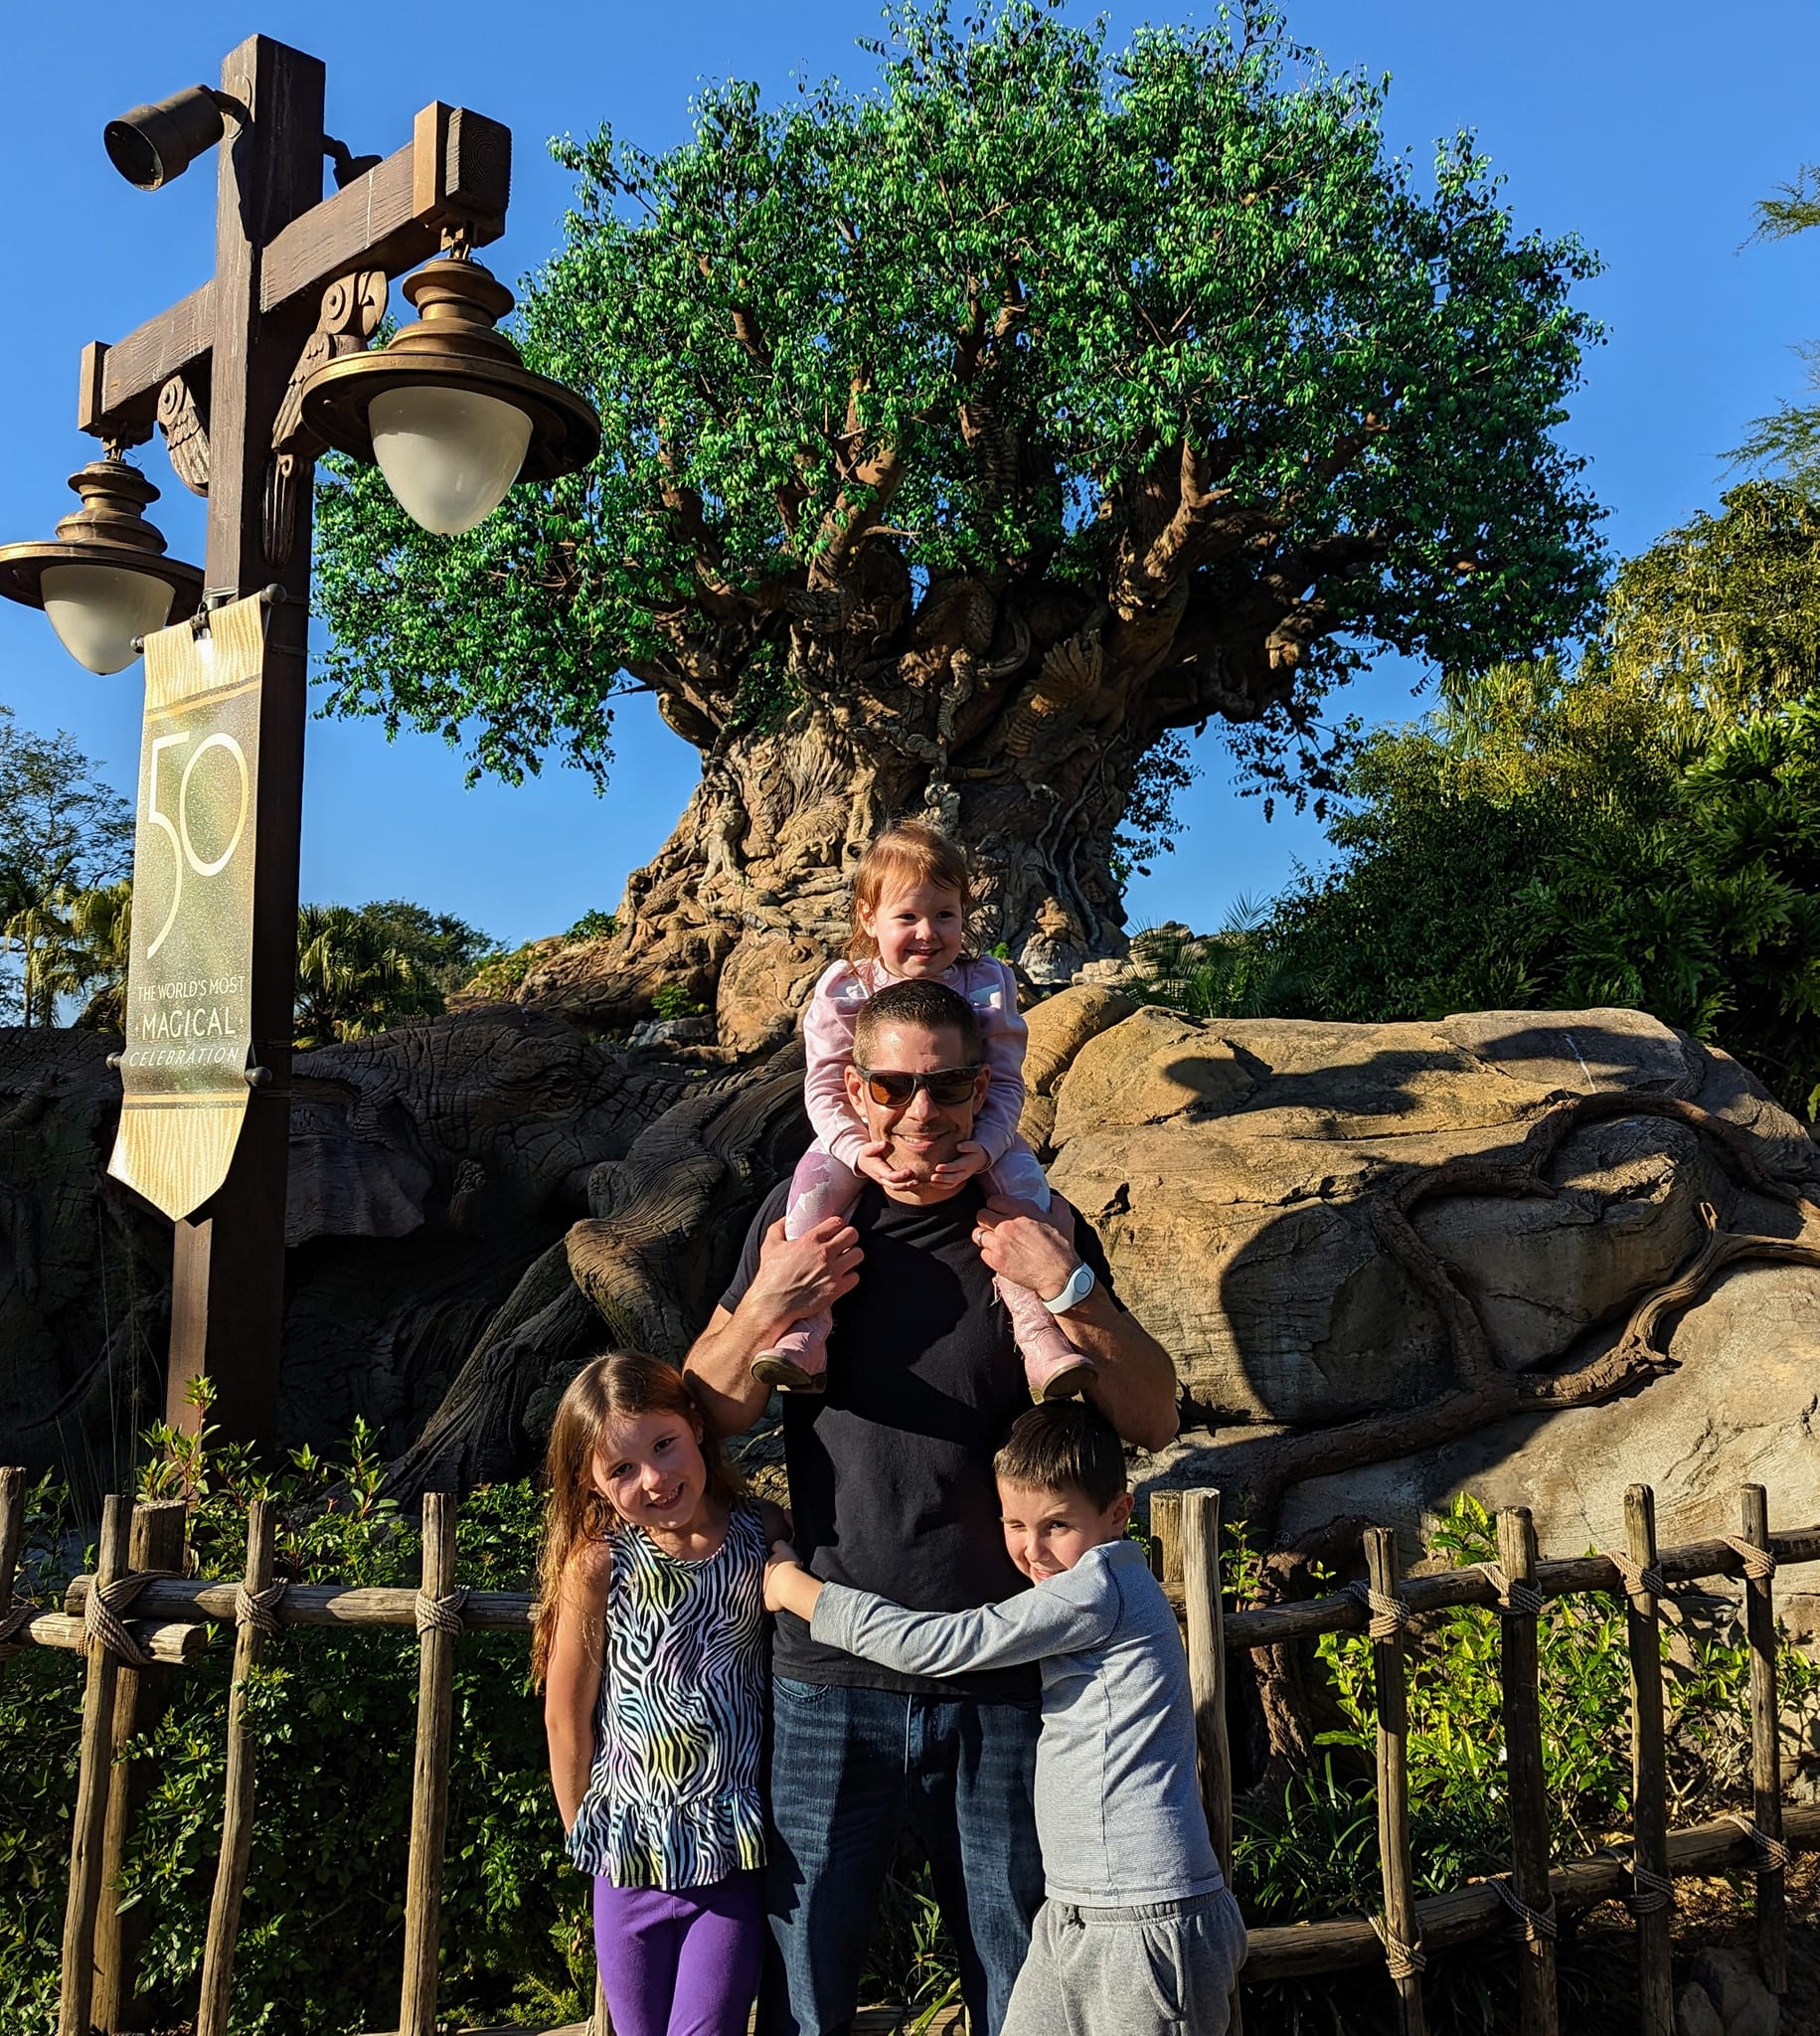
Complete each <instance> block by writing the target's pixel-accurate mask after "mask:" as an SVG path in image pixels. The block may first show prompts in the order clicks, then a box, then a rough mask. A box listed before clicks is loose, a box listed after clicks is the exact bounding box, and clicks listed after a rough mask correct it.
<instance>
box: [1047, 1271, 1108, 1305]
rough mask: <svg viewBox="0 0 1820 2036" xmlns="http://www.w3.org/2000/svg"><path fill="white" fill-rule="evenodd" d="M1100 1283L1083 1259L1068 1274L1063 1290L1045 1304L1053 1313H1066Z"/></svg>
mask: <svg viewBox="0 0 1820 2036" xmlns="http://www.w3.org/2000/svg"><path fill="white" fill-rule="evenodd" d="M1098 1283H1099V1282H1098V1281H1097V1280H1096V1279H1095V1278H1094V1277H1093V1269H1092V1267H1091V1266H1089V1265H1088V1264H1087V1263H1086V1261H1085V1260H1084V1259H1083V1260H1082V1261H1081V1262H1080V1264H1079V1265H1078V1266H1076V1267H1075V1270H1074V1272H1071V1273H1070V1274H1069V1275H1068V1284H1067V1285H1066V1286H1065V1287H1064V1288H1063V1289H1062V1291H1061V1292H1060V1293H1059V1294H1057V1295H1056V1297H1055V1299H1054V1300H1046V1301H1045V1302H1044V1303H1043V1305H1044V1306H1045V1307H1046V1308H1048V1310H1049V1311H1050V1313H1051V1314H1052V1315H1066V1314H1067V1313H1068V1311H1069V1309H1070V1308H1077V1307H1078V1306H1079V1305H1080V1303H1081V1302H1082V1301H1083V1300H1085V1299H1086V1297H1087V1295H1088V1294H1089V1293H1091V1292H1092V1291H1093V1288H1094V1287H1095V1286H1096V1285H1097V1284H1098Z"/></svg>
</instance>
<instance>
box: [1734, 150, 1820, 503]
mask: <svg viewBox="0 0 1820 2036" xmlns="http://www.w3.org/2000/svg"><path fill="white" fill-rule="evenodd" d="M1811 227H1820V164H1815V163H1803V164H1802V166H1801V168H1800V170H1799V171H1798V172H1797V174H1796V176H1795V179H1794V181H1793V183H1790V184H1784V185H1783V186H1782V187H1781V189H1780V190H1779V191H1777V193H1776V195H1775V196H1774V197H1773V198H1765V199H1764V200H1763V201H1762V203H1761V204H1759V205H1758V207H1757V209H1756V232H1755V234H1754V235H1753V236H1752V238H1753V239H1755V240H1758V241H1785V240H1787V239H1788V238H1789V236H1790V235H1792V234H1804V233H1806V232H1807V231H1808V230H1809V228H1811ZM1797 351H1798V352H1799V354H1800V355H1801V357H1802V359H1803V360H1804V361H1805V362H1806V363H1807V386H1808V388H1809V389H1810V390H1820V345H1815V344H1814V343H1812V342H1811V341H1810V342H1809V343H1807V344H1805V345H1803V346H1801V347H1799V348H1797ZM1734 457H1735V458H1737V460H1738V461H1739V462H1740V463H1741V464H1743V465H1747V466H1758V467H1765V468H1768V469H1770V470H1771V471H1773V472H1779V473H1783V474H1786V475H1787V476H1788V477H1789V478H1790V479H1791V480H1793V481H1795V482H1797V483H1798V484H1800V485H1802V486H1804V487H1810V488H1811V487H1812V486H1813V485H1814V484H1815V483H1816V482H1820V404H1814V403H1792V402H1791V403H1782V404H1778V405H1777V406H1776V408H1775V409H1774V410H1773V411H1771V412H1770V414H1769V415H1768V416H1767V417H1764V418H1758V419H1757V421H1756V423H1755V424H1753V425H1752V426H1751V430H1750V435H1749V437H1748V438H1746V439H1745V440H1744V442H1743V444H1741V445H1740V446H1739V447H1738V448H1737V452H1736V454H1734Z"/></svg>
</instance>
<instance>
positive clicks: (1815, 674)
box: [1605, 481, 1820, 721]
mask: <svg viewBox="0 0 1820 2036" xmlns="http://www.w3.org/2000/svg"><path fill="white" fill-rule="evenodd" d="M1605 654H1606V656H1607V658H1608V661H1609V664H1610V668H1611V669H1612V671H1613V672H1614V673H1615V674H1616V675H1617V676H1618V677H1620V678H1630V679H1635V680H1637V681H1639V682H1640V683H1643V684H1645V685H1647V686H1648V687H1649V688H1650V689H1651V690H1652V691H1653V692H1654V693H1656V694H1657V695H1658V696H1659V697H1660V698H1661V700H1662V702H1663V703H1664V706H1665V708H1674V707H1678V706H1688V707H1696V708H1700V709H1703V710H1705V711H1706V712H1707V713H1708V714H1709V715H1710V716H1712V717H1714V718H1715V719H1717V720H1721V721H1728V720H1737V718H1738V717H1740V716H1742V715H1745V714H1748V713H1750V712H1751V711H1752V710H1754V709H1757V708H1764V707H1774V706H1778V705H1780V704H1781V703H1783V702H1785V701H1789V700H1798V699H1799V698H1800V697H1801V696H1802V695H1803V694H1805V693H1810V692H1813V691H1815V690H1816V689H1820V501H1817V500H1816V498H1814V497H1813V496H1811V495H1809V494H1807V493H1805V492H1803V491H1802V490H1801V489H1798V488H1794V487H1788V486H1784V485H1781V484H1778V483H1775V482H1766V481H1747V482H1745V483H1743V484H1742V485H1741V486H1738V487H1735V488H1732V489H1730V490H1728V491H1727V493H1726V494H1724V495H1723V496H1722V497H1721V498H1720V510H1719V514H1718V515H1716V516H1715V515H1709V514H1707V513H1706V512H1705V511H1702V512H1701V514H1699V515H1698V516H1696V517H1694V518H1693V520H1692V521H1691V522H1688V523H1686V524H1683V525H1682V526H1681V527H1680V528H1679V529H1677V530H1671V531H1669V532H1668V533H1667V535H1666V536H1664V537H1662V538H1660V539H1658V541H1657V542H1656V543H1655V544H1653V545H1651V546H1650V548H1649V550H1648V551H1646V552H1642V553H1639V554H1638V556H1637V557H1636V558H1634V559H1627V560H1626V561H1625V562H1624V564H1623V565H1622V566H1620V567H1619V569H1618V572H1617V576H1616V578H1615V580H1614V582H1613V585H1612V589H1611V594H1610V597H1609V600H1608V603H1607V610H1606V624H1605Z"/></svg>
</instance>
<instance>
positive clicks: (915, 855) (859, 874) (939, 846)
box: [847, 820, 973, 961]
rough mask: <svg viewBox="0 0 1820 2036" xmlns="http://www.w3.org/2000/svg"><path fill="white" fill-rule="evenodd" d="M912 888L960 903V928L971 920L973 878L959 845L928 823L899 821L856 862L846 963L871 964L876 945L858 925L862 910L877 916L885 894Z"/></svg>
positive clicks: (875, 941) (877, 945) (871, 937)
mask: <svg viewBox="0 0 1820 2036" xmlns="http://www.w3.org/2000/svg"><path fill="white" fill-rule="evenodd" d="M910 884H935V885H939V886H940V888H941V889H942V890H943V891H952V892H953V893H954V895H955V896H956V897H957V898H958V899H959V900H960V917H961V921H962V924H963V925H964V924H965V923H966V921H968V920H970V919H971V918H972V917H973V877H972V873H971V872H970V871H969V870H968V868H967V858H966V857H965V855H964V854H962V852H961V849H960V845H959V843H958V842H954V841H950V840H949V839H948V837H947V836H946V835H945V834H944V833H942V831H941V829H940V828H939V827H931V826H930V825H929V824H928V822H927V821H926V820H900V821H899V822H898V824H897V826H895V827H890V828H887V829H886V831H885V832H884V833H883V834H881V835H880V836H879V838H878V839H877V840H876V841H875V842H874V843H873V844H872V846H871V847H870V848H869V849H868V850H867V851H866V853H865V854H864V855H863V856H861V858H860V866H859V868H858V869H857V870H855V871H854V873H853V930H852V932H851V933H849V934H848V937H847V959H848V960H849V961H871V960H873V959H874V958H875V957H876V955H877V954H878V951H879V943H878V941H877V940H875V939H874V938H873V936H872V935H871V934H870V933H867V931H866V930H865V928H864V926H863V925H862V924H861V921H860V915H861V913H862V912H868V913H872V914H874V915H875V916H876V914H877V913H878V910H879V907H880V904H881V903H882V902H883V900H884V899H885V897H886V895H887V894H888V893H889V892H891V891H893V890H896V889H902V888H904V887H906V886H908V885H910Z"/></svg>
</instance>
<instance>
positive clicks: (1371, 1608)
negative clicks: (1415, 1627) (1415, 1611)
mask: <svg viewBox="0 0 1820 2036" xmlns="http://www.w3.org/2000/svg"><path fill="white" fill-rule="evenodd" d="M1346 1590H1347V1595H1348V1596H1349V1597H1351V1598H1356V1599H1357V1600H1358V1601H1359V1603H1360V1604H1361V1605H1363V1606H1364V1607H1365V1609H1366V1611H1367V1612H1369V1613H1370V1614H1371V1617H1370V1620H1369V1621H1368V1623H1367V1625H1366V1631H1367V1632H1368V1633H1369V1634H1370V1635H1371V1637H1372V1638H1373V1639H1374V1640H1394V1639H1396V1638H1397V1636H1398V1634H1399V1633H1401V1632H1402V1631H1403V1629H1404V1627H1405V1626H1406V1625H1407V1624H1408V1623H1409V1616H1410V1614H1409V1608H1408V1607H1407V1605H1406V1604H1405V1603H1404V1601H1403V1600H1402V1599H1401V1598H1390V1597H1387V1596H1386V1595H1385V1593H1384V1592H1382V1591H1380V1590H1378V1589H1376V1588H1375V1587H1374V1586H1373V1585H1371V1584H1368V1583H1367V1582H1366V1581H1365V1579H1364V1578H1363V1577H1361V1578H1360V1579H1359V1581H1358V1582H1357V1583H1356V1584H1349V1585H1347V1587H1346Z"/></svg>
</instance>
